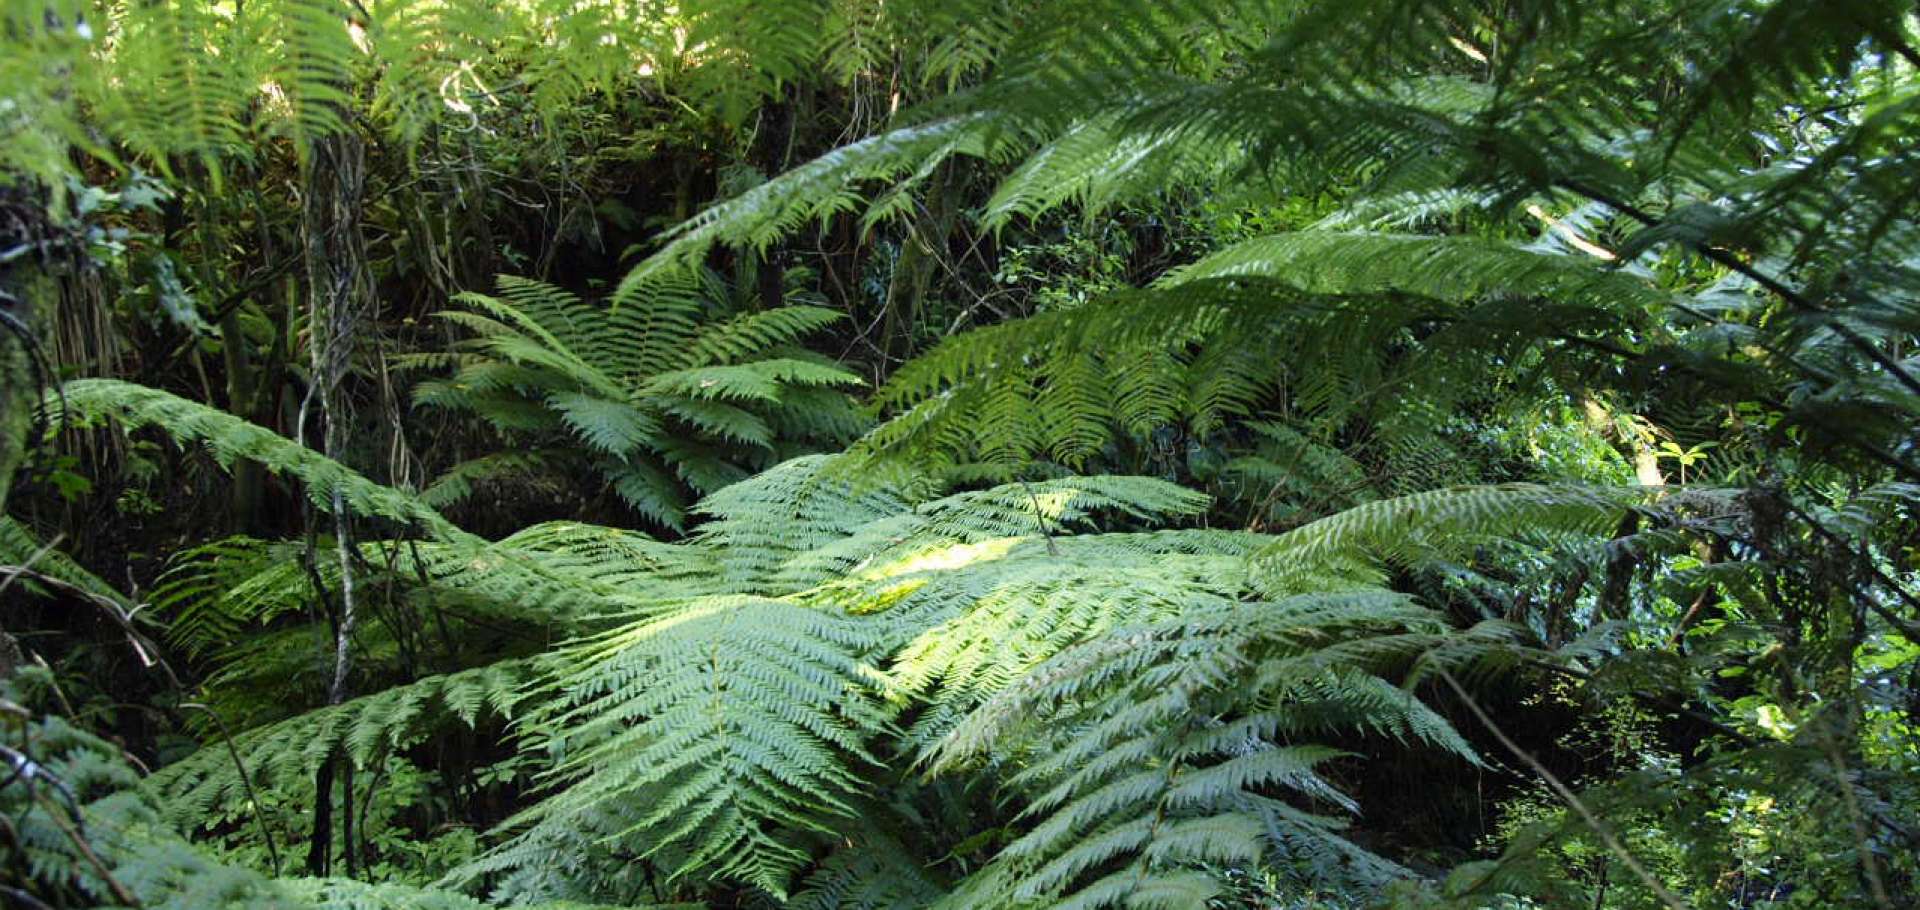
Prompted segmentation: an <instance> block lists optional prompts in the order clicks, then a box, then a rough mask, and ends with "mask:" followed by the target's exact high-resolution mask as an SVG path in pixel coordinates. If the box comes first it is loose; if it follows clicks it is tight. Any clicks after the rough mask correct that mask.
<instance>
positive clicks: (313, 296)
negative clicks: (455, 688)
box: [301, 129, 373, 874]
mask: <svg viewBox="0 0 1920 910" xmlns="http://www.w3.org/2000/svg"><path fill="white" fill-rule="evenodd" d="M365 166H366V158H365V147H364V146H363V145H362V143H361V141H360V137H359V136H358V135H356V134H355V133H353V132H352V130H351V129H346V130H342V131H341V132H338V133H335V134H333V135H330V136H326V137H323V138H321V139H318V140H316V141H315V142H314V143H313V146H312V149H311V151H310V153H309V155H308V160H307V163H306V173H305V175H304V176H305V181H304V183H305V187H306V196H305V199H304V208H303V211H302V231H303V233H304V235H305V251H304V255H305V260H306V272H307V316H308V320H307V331H308V333H309V337H308V341H307V344H308V350H309V352H310V354H311V357H312V360H311V368H312V378H311V383H312V384H311V387H310V388H309V391H308V402H309V404H310V405H318V409H319V418H320V422H321V426H322V430H321V451H322V452H323V453H325V454H326V456H327V457H328V458H332V459H334V460H336V461H338V460H341V459H342V458H343V457H344V455H345V452H346V448H347V431H348V428H349V427H351V426H352V418H351V415H350V413H349V408H348V404H347V402H346V401H345V399H344V398H343V396H342V395H341V385H342V383H343V382H344V381H345V379H346V377H347V373H348V368H349V366H350V364H351V359H352V355H353V347H354V338H355V335H356V333H357V331H358V328H359V324H360V322H361V320H362V318H363V316H364V310H365V309H366V307H367V305H368V303H369V301H370V300H371V299H372V296H373V294H372V287H371V281H370V280H369V278H368V274H367V267H366V240H365V238H364V237H363V236H362V234H361V231H360V219H361V215H362V202H363V199H364V195H365V188H366V187H365V181H366V167H365ZM302 410H303V412H304V411H305V410H306V408H304V407H303V408H302ZM303 416H304V414H303ZM305 431H306V427H305V421H304V420H303V421H302V426H301V433H302V436H303V439H304V435H305ZM330 505H331V509H330V511H331V516H330V517H331V519H332V528H333V540H334V553H333V556H334V558H335V559H336V560H337V568H338V572H339V579H338V585H337V590H336V594H337V596H336V597H335V598H334V600H333V603H332V604H331V610H330V612H331V614H332V615H331V616H330V617H329V618H330V620H331V625H332V629H333V679H332V683H331V684H330V685H329V686H328V689H327V703H328V704H330V705H337V704H340V703H342V702H344V701H346V700H347V697H348V695H349V694H350V690H349V688H348V679H349V676H350V674H351V672H352V669H353V653H352V643H353V632H354V627H355V625H356V624H357V622H358V619H359V616H358V611H357V609H356V604H355V600H354V598H355V589H354V566H353V546H354V544H353V528H352V523H351V522H350V521H349V518H348V515H347V508H346V503H345V501H344V500H343V497H342V494H341V492H340V491H339V490H338V489H335V490H333V491H332V497H331V502H330ZM336 762H342V763H343V764H344V767H342V768H340V769H339V777H340V779H341V781H340V782H341V791H342V800H341V818H342V819H343V820H344V824H343V827H342V832H343V834H344V837H345V843H344V845H343V846H344V850H343V853H344V855H345V857H346V864H347V870H348V872H349V874H351V873H352V871H353V866H354V854H355V850H354V844H353V823H352V819H353V767H352V764H351V760H350V759H345V758H344V756H342V755H340V754H339V752H338V750H336V751H335V752H333V753H331V754H329V755H328V757H327V759H326V761H324V762H322V763H321V766H320V768H319V770H318V771H316V772H315V776H314V790H315V792H314V801H315V804H314V813H315V814H314V841H315V844H314V847H313V849H312V850H311V851H310V852H309V853H308V857H307V863H308V868H309V869H310V870H312V869H314V868H315V867H316V866H317V867H319V869H320V870H322V871H324V870H325V868H326V867H327V866H328V857H327V853H328V851H330V850H331V847H332V823H331V822H332V819H331V811H332V805H331V803H332V793H331V792H330V791H331V789H332V787H331V785H332V783H333V780H334V777H335V770H336V769H335V763H336Z"/></svg>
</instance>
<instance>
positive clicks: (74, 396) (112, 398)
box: [46, 379, 463, 539]
mask: <svg viewBox="0 0 1920 910" xmlns="http://www.w3.org/2000/svg"><path fill="white" fill-rule="evenodd" d="M63 401H64V403H65V406H66V407H67V408H68V411H67V416H68V417H69V418H70V419H73V418H77V419H81V420H99V419H101V418H108V417H111V418H113V419H115V420H117V421H119V422H120V423H121V424H123V425H125V426H126V427H127V428H128V429H130V430H137V429H142V428H145V427H157V428H159V429H160V430H162V431H163V432H165V433H166V434H167V435H168V436H170V437H172V438H173V439H174V440H175V441H176V442H180V443H187V442H192V443H196V444H199V445H202V446H205V447H206V450H207V451H208V452H209V453H210V454H211V455H212V456H213V457H214V459H215V460H217V461H218V462H220V464H221V465H223V466H231V465H232V464H233V462H234V461H236V460H239V459H243V458H244V459H247V460H250V461H254V462H258V463H259V464H260V465H261V466H263V467H265V468H266V469H267V470H269V471H272V472H274V473H275V474H282V475H285V476H287V477H290V478H292V479H294V480H297V481H299V482H300V483H301V485H302V486H304V487H305V488H306V491H307V495H308V496H309V497H311V498H312V499H313V501H314V503H315V504H316V505H318V506H321V507H322V508H331V502H332V498H333V497H334V496H335V495H338V496H339V497H340V498H341V500H342V501H343V502H344V503H345V504H346V507H347V508H348V509H350V510H352V511H354V512H357V513H359V514H361V515H366V516H370V517H377V518H386V519H391V520H393V521H397V522H400V523H401V524H403V525H406V526H409V527H417V528H419V529H421V530H423V531H425V532H427V533H429V534H431V535H433V536H436V537H441V538H447V539H453V538H459V537H462V536H463V532H462V531H460V529H459V528H456V527H455V526H454V525H453V523H452V522H449V521H448V520H447V519H446V518H444V517H442V516H441V515H440V513H438V512H436V511H434V510H433V509H432V508H431V507H429V506H428V505H426V504H425V503H423V502H421V501H420V500H419V498H418V497H415V496H413V495H410V494H407V493H404V492H401V491H399V490H396V489H393V488H392V487H388V486H384V485H381V484H377V483H374V482H373V481H371V480H368V479H367V478H366V477H364V476H362V475H360V474H359V473H357V472H355V471H353V470H352V469H350V468H348V467H346V466H345V465H342V464H340V463H339V462H336V461H334V460H332V459H330V458H327V457H326V456H324V455H321V454H319V453H318V452H315V451H313V450H312V449H309V448H307V447H305V446H302V445H300V444H299V443H296V442H294V441H292V440H290V439H287V438H286V437H284V436H281V435H279V434H277V433H274V432H273V431H271V430H268V429H266V428H264V427H261V426H258V425H256V424H253V423H249V422H247V421H246V420H243V419H241V418H239V417H235V416H233V415H232V414H228V413H226V412H225V411H222V410H220V409H218V408H214V407H209V406H207V405H204V404H200V403H199V402H195V401H188V400H187V399H185V398H181V397H179V396H177V395H173V394H171V393H168V392H163V391H160V390H158V389H150V388H147V387H145V386H141V385H137V384H134V383H131V382H121V381H119V380H114V379H79V380H74V381H73V382H69V383H67V384H66V386H65V389H64V392H63V394H62V395H61V396H59V397H55V396H51V395H50V396H49V397H48V399H47V404H46V407H47V408H49V409H58V408H59V407H60V406H61V403H62V402H63Z"/></svg>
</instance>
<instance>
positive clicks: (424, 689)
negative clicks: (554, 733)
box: [144, 660, 535, 830]
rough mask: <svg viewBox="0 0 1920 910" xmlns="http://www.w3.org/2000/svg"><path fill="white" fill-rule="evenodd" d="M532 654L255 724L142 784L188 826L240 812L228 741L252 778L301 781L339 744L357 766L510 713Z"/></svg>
mask: <svg viewBox="0 0 1920 910" xmlns="http://www.w3.org/2000/svg"><path fill="white" fill-rule="evenodd" d="M534 669H535V668H534V663H533V662H532V661H527V660H512V661H504V662H502V663H499V664H494V665H491V666H486V667H481V668H477V669H473V670H464V671H461V672H459V673H453V674H449V675H446V676H432V677H428V678H426V679H422V680H419V681H418V682H414V683H411V684H408V685H404V686H398V687H395V688H392V689H388V690H386V691H384V692H380V693H376V694H374V695H368V696H364V697H361V698H357V699H354V700H352V701H349V702H346V703H345V704H341V705H338V706H334V707H327V708H321V709H318V710H315V711H311V712H308V713H306V714H302V715H299V716H297V717H293V718H289V719H287V720H284V721H280V722H278V723H275V724H270V725H267V726H264V727H257V728H255V729H252V730H248V731H246V732H244V733H241V734H239V735H238V736H236V737H234V739H233V741H232V742H231V743H230V744H229V743H223V742H214V743H209V744H207V745H206V746H203V747H202V748H201V749H200V750H199V751H197V752H195V753H194V754H193V755H191V756H189V757H187V758H185V759H182V760H181V761H178V762H175V763H173V764H171V765H168V766H166V767H165V768H162V769H161V770H160V771H158V772H157V773H155V774H154V775H153V776H152V777H149V778H148V779H147V781H146V783H145V784H144V786H146V787H147V788H148V789H149V790H150V792H152V793H153V794H155V796H156V797H157V799H158V803H159V805H160V806H161V807H162V808H163V811H164V812H165V813H166V815H167V817H168V818H169V819H171V820H172V821H173V822H174V823H175V824H176V825H178V826H179V827H180V828H181V829H183V830H192V829H193V828H195V827H196V826H200V825H208V824H212V823H214V822H216V821H219V820H224V819H229V818H244V817H246V815H247V813H248V810H247V808H246V807H247V805H248V804H249V803H250V802H251V801H252V799H253V796H252V794H251V793H250V792H249V789H248V787H249V781H248V780H247V779H245V778H242V777H241V770H240V768H239V767H237V766H236V765H235V764H234V759H233V753H232V752H230V751H229V748H231V749H232V750H234V751H237V752H238V754H239V756H240V762H241V763H242V764H244V765H245V766H246V773H247V774H249V775H250V776H251V785H252V786H254V787H274V786H280V787H294V788H297V787H298V782H301V781H305V780H307V779H309V778H310V777H311V775H312V770H313V769H314V768H316V767H318V766H319V765H320V763H321V762H322V761H324V760H325V759H326V758H327V756H328V755H329V754H330V753H332V752H334V751H335V750H339V751H341V752H342V753H344V754H345V755H346V756H347V758H348V759H349V760H351V761H352V762H354V764H355V765H357V766H360V767H369V766H371V765H372V764H373V763H374V762H375V760H376V759H377V758H378V757H380V756H384V755H389V754H394V753H396V752H398V751H402V750H404V749H406V748H408V747H410V746H412V745H415V744H418V743H420V742H423V741H427V740H428V739H430V738H431V737H433V736H435V735H437V734H438V733H439V732H440V731H442V730H444V729H445V728H446V727H449V726H451V725H454V724H460V725H464V726H467V727H472V726H474V725H475V724H476V723H478V722H480V721H481V720H482V719H489V720H504V719H507V718H510V717H512V716H513V714H514V709H515V706H516V705H517V704H518V703H519V702H520V700H521V699H522V697H523V694H522V691H521V690H522V687H523V686H524V684H525V683H526V682H527V681H528V680H529V679H530V678H532V676H533V674H534Z"/></svg>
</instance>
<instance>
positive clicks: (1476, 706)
mask: <svg viewBox="0 0 1920 910" xmlns="http://www.w3.org/2000/svg"><path fill="white" fill-rule="evenodd" d="M1438 670H1439V674H1438V675H1439V676H1440V678H1441V679H1443V680H1446V683H1447V685H1448V686H1449V687H1450V688H1452V689H1453V693H1454V694H1455V695H1458V696H1459V697H1460V700H1461V701H1462V702H1464V703H1466V706H1467V710H1468V711H1471V712H1473V716H1474V718H1475V719H1477V720H1479V721H1480V724H1481V726H1484V727H1486V728H1487V732H1488V733H1491V734H1493V738H1494V739H1496V740H1499V742H1500V745H1501V746H1503V747H1505V748H1506V750H1507V751H1508V752H1512V753H1513V754H1514V757H1516V758H1518V759H1520V760H1521V761H1522V762H1524V763H1525V764H1526V766H1527V767H1528V768H1530V769H1532V770H1533V773H1535V774H1538V775H1540V779H1541V780H1544V781H1546V783H1547V786H1548V787H1549V788H1551V789H1552V790H1553V792H1554V795H1555V796H1558V797H1560V799H1561V801H1562V802H1565V803H1566V804H1567V806H1568V807H1569V808H1571V809H1573V811H1574V812H1575V813H1577V814H1578V815H1579V816H1580V818H1581V820H1582V821H1585V822H1586V823H1587V826H1588V827H1590V828H1592V829H1593V832H1594V833H1595V834H1597V835H1599V836H1600V842H1601V843H1603V844H1605V845H1606V847H1607V849H1608V850H1609V851H1611V852H1612V853H1613V854H1614V855H1615V856H1617V857H1619V858H1620V861H1621V862H1623V863H1625V864H1626V866H1627V868H1628V869H1630V870H1632V872H1633V875H1634V877H1635V878H1638V879H1640V883H1641V884H1643V885H1646V886H1647V888H1648V889H1649V890H1651V891H1652V892H1653V893H1654V895H1655V896H1657V897H1659V898H1660V902H1661V903H1663V904H1666V905H1667V906H1668V907H1670V908H1672V910H1688V907H1687V905H1686V904H1685V903H1684V902H1682V901H1681V900H1680V899H1679V898H1678V897H1675V896H1674V895H1673V893H1672V892H1670V891H1668V890H1667V889H1666V886H1664V885H1662V884H1660V881H1659V879H1656V878H1654V877H1653V873H1651V872H1648V871H1647V867H1645V866H1642V865H1641V864H1640V861H1639V860H1637V859H1634V858H1633V854H1631V853H1628V852H1627V848H1626V846H1625V845H1623V844H1621V843H1620V840H1619V839H1618V838H1616V837H1614V834H1613V831H1612V830H1611V829H1609V828H1608V827H1607V826H1606V824H1605V823H1604V822H1602V821H1601V820H1600V817H1599V816H1597V815H1595V814H1594V813H1593V810H1591V809H1589V808H1587V804H1586V803H1584V802H1581V800H1580V797H1578V796H1576V795H1574V792H1573V791H1572V790H1570V789H1568V788H1567V785H1566V784H1563V783H1561V782H1560V778H1558V777H1555V776H1554V774H1553V772H1552V771H1549V770H1547V766H1546V765H1543V764H1541V763H1540V760H1539V759H1537V758H1534V757H1533V755H1531V754H1530V753H1528V752H1527V750H1525V749H1522V748H1520V745H1519V744H1518V743H1515V742H1514V741H1513V740H1511V739H1509V738H1507V734H1506V732H1505V731H1503V730H1501V729H1500V726H1499V725H1498V724H1496V723H1494V722H1493V718H1491V717H1488V716H1487V712H1486V711H1484V710H1482V709H1481V707H1480V703H1479V702H1477V701H1475V700H1474V698H1473V696H1471V695H1468V694H1467V690H1466V688H1465V687H1464V686H1461V685H1460V681H1459V680H1457V679H1454V678H1453V674H1452V673H1450V672H1448V671H1447V669H1446V668H1445V667H1440V668H1438Z"/></svg>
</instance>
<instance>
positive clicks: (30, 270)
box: [0, 187, 57, 513]
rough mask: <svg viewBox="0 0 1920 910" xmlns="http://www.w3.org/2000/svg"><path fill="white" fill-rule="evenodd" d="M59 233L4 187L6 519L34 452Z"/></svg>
mask: <svg viewBox="0 0 1920 910" xmlns="http://www.w3.org/2000/svg"><path fill="white" fill-rule="evenodd" d="M54 239H55V238H54V236H53V231H52V228H51V226H50V225H48V224H47V218H46V210H45V208H44V207H43V206H42V205H41V200H40V199H39V198H37V194H35V193H32V192H30V191H28V190H25V189H21V188H19V187H13V188H5V187H0V513H4V512H5V510H6V505H7V494H8V492H9V491H11V490H12V489H13V473H14V471H15V470H17V469H19V467H20V464H21V462H22V461H24V460H25V458H26V454H27V451H28V448H29V446H30V444H31V443H30V440H29V433H30V431H31V430H32V428H33V415H34V412H35V409H36V408H38V407H39V404H40V393H41V387H42V384H43V383H47V382H52V381H53V380H54V377H52V376H46V375H42V369H43V368H46V367H47V362H46V360H45V358H44V357H43V356H42V354H43V353H44V350H43V349H42V348H41V346H40V338H41V337H42V335H43V334H44V331H43V330H44V328H45V326H46V325H47V324H48V323H49V322H50V321H51V319H52V316H53V303H54V299H55V294H56V292H57V286H56V285H55V283H54V279H53V275H52V274H51V273H50V271H49V269H48V268H47V263H48V260H49V257H50V256H51V255H52V254H53V253H52V251H53V249H54V247H53V245H52V243H53V241H54Z"/></svg>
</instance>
